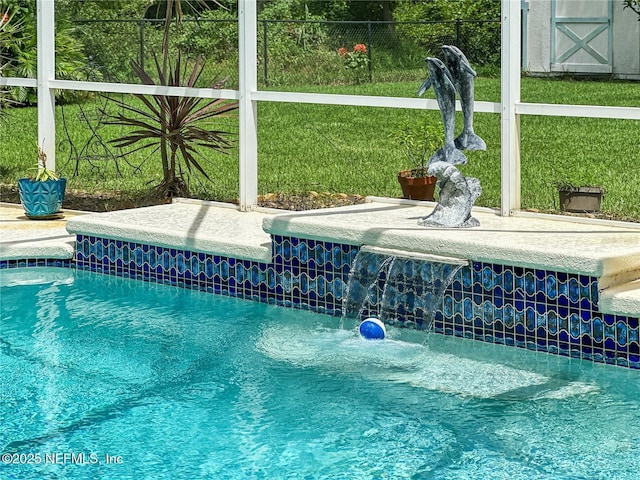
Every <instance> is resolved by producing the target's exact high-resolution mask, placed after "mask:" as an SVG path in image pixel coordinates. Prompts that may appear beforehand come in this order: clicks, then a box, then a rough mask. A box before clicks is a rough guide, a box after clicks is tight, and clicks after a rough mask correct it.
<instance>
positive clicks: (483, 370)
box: [0, 268, 640, 480]
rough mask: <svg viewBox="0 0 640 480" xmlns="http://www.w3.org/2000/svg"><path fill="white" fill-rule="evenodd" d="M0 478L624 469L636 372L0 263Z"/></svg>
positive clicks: (637, 400) (638, 445) (556, 475)
mask: <svg viewBox="0 0 640 480" xmlns="http://www.w3.org/2000/svg"><path fill="white" fill-rule="evenodd" d="M0 279H1V282H0V288H1V292H0V299H1V303H2V317H1V323H0V418H2V421H1V422H0V453H2V455H3V456H2V462H0V478H3V479H5V478H8V479H62V478H64V479H85V478H118V479H177V478H189V479H192V478H212V479H236V478H237V479H252V478H255V479H262V478H264V479H284V478H287V479H311V478H326V479H341V478H342V479H369V478H371V479H377V478H393V479H396V478H414V479H465V480H468V479H472V478H478V479H503V478H509V479H510V480H515V479H527V480H530V479H554V480H555V479H607V480H609V479H634V480H636V479H638V478H640V455H638V451H640V376H639V375H640V373H639V372H637V371H633V370H629V369H622V368H615V367H608V366H603V365H594V364H589V363H586V362H582V361H578V360H572V359H567V358H561V357H556V356H549V355H544V354H536V353H534V352H529V351H526V350H518V349H513V348H508V347H501V346H496V345H489V344H484V343H480V342H474V341H470V340H461V339H455V338H447V337H443V336H440V335H431V336H430V337H429V338H428V343H427V344H424V340H425V337H424V334H423V333H421V332H412V331H399V330H394V329H393V328H389V329H388V338H387V339H386V340H384V341H382V342H367V341H365V340H362V339H360V338H359V337H358V334H357V332H356V330H355V328H352V327H353V326H352V325H343V327H344V328H340V327H341V325H340V319H336V318H332V317H327V316H322V315H318V314H314V313H310V312H304V311H300V310H291V309H285V308H281V307H276V306H271V305H265V304H260V303H255V302H249V301H243V300H236V299H230V298H225V297H221V296H215V295H210V294H206V293H201V292H197V291H187V290H181V289H177V288H173V287H167V286H161V285H152V284H145V283H141V282H134V281H130V280H126V279H121V278H116V277H109V276H101V275H96V274H92V273H88V272H74V271H72V270H68V269H45V268H38V269H30V270H24V269H15V270H4V271H2V272H0Z"/></svg>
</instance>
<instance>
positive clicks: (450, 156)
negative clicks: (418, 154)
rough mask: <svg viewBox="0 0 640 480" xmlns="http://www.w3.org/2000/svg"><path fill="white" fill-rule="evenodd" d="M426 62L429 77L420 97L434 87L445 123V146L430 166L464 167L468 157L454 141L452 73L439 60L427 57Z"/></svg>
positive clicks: (454, 121) (454, 104)
mask: <svg viewBox="0 0 640 480" xmlns="http://www.w3.org/2000/svg"><path fill="white" fill-rule="evenodd" d="M425 62H427V69H428V70H429V76H428V77H427V79H426V80H425V81H424V82H422V85H420V88H419V89H418V96H419V97H421V96H422V95H423V94H424V92H426V91H427V89H429V87H431V85H433V90H434V91H435V93H436V100H437V101H438V106H439V107H440V114H441V115H442V122H443V123H444V146H443V147H442V148H441V149H439V150H438V151H437V152H436V153H434V154H433V155H432V156H431V158H429V162H428V165H431V164H432V163H434V162H448V163H450V164H453V165H459V164H462V165H464V164H465V163H467V157H465V156H464V154H463V153H462V152H461V151H460V150H458V149H457V148H456V145H455V143H454V139H453V135H454V132H455V126H456V87H455V85H454V82H453V78H452V76H451V72H449V69H448V68H447V67H446V66H445V64H444V63H442V61H441V60H439V59H437V58H433V57H427V58H426V59H425Z"/></svg>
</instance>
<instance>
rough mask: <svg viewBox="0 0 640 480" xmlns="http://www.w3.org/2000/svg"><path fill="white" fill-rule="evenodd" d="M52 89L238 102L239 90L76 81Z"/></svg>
mask: <svg viewBox="0 0 640 480" xmlns="http://www.w3.org/2000/svg"><path fill="white" fill-rule="evenodd" d="M49 85H51V88H58V89H61V90H82V91H88V92H108V93H133V94H141V95H169V96H173V97H196V98H224V99H227V100H238V99H239V98H240V94H239V92H238V91H237V90H228V89H222V88H187V87H165V86H162V85H137V84H135V83H104V82H77V81H74V80H51V81H50V82H49Z"/></svg>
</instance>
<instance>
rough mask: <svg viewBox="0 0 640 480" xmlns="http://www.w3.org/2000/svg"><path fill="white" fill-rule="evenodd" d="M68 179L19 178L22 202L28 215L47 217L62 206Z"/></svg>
mask: <svg viewBox="0 0 640 480" xmlns="http://www.w3.org/2000/svg"><path fill="white" fill-rule="evenodd" d="M66 186H67V179H66V178H61V179H59V180H47V181H46V182H34V181H33V180H31V179H30V178H21V179H20V180H18V189H19V191H20V202H21V203H22V207H23V208H24V211H25V213H26V214H27V217H32V218H38V217H47V216H49V215H53V214H55V213H58V212H59V211H60V209H61V208H62V200H63V199H64V190H65V188H66Z"/></svg>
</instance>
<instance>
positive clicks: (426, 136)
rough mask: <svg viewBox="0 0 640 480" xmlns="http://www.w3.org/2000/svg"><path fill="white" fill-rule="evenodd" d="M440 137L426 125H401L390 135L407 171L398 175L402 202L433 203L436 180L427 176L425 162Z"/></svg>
mask: <svg viewBox="0 0 640 480" xmlns="http://www.w3.org/2000/svg"><path fill="white" fill-rule="evenodd" d="M441 137H442V134H441V132H440V130H439V129H438V127H437V126H435V125H433V124H431V123H429V122H423V123H419V124H416V123H409V122H407V123H403V124H401V125H400V126H399V127H398V129H397V131H396V132H395V133H394V134H393V139H394V141H395V143H396V144H397V145H398V146H399V147H400V148H402V149H403V150H404V151H405V153H406V155H407V158H408V160H409V163H410V166H411V168H409V169H407V170H401V171H400V172H399V173H398V182H399V183H400V187H401V188H402V196H403V198H407V199H410V200H434V193H435V188H436V182H437V180H438V179H437V178H436V177H435V176H432V175H429V174H428V172H427V169H428V163H429V158H430V157H431V155H432V154H433V153H434V152H435V151H436V150H437V149H438V148H439V147H440V144H439V143H440V141H441Z"/></svg>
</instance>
